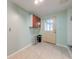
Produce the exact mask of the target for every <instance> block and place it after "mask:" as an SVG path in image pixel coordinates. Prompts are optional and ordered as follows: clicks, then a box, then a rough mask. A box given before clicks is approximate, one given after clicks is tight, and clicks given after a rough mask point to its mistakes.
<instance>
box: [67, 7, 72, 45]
mask: <svg viewBox="0 0 79 59" xmlns="http://www.w3.org/2000/svg"><path fill="white" fill-rule="evenodd" d="M67 17H68V18H67V32H68V34H67V44H68V45H72V20H71V19H72V8H69V9H68V10H67Z"/></svg>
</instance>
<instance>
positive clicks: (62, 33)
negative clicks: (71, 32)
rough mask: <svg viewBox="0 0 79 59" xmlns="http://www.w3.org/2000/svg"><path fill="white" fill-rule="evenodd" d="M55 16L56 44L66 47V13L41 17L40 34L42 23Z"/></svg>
mask: <svg viewBox="0 0 79 59" xmlns="http://www.w3.org/2000/svg"><path fill="white" fill-rule="evenodd" d="M53 16H56V44H58V45H67V11H66V10H64V11H61V12H57V13H54V14H52V15H49V16H45V17H42V20H41V24H42V27H41V32H40V33H41V34H42V35H43V33H44V21H45V20H46V19H50V18H52V17H53Z"/></svg>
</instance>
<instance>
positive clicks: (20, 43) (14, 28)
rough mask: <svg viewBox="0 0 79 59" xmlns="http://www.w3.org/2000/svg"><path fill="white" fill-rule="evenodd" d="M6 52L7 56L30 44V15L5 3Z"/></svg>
mask: <svg viewBox="0 0 79 59" xmlns="http://www.w3.org/2000/svg"><path fill="white" fill-rule="evenodd" d="M7 4H8V5H7V13H8V14H7V50H8V51H7V52H8V55H10V54H12V53H14V52H16V51H18V50H19V49H21V48H23V47H25V46H27V45H28V44H30V43H32V34H31V32H30V30H29V26H31V25H32V24H31V19H32V14H30V13H28V12H26V11H25V10H23V9H22V8H20V7H18V6H17V5H15V4H12V3H9V2H8V3H7Z"/></svg>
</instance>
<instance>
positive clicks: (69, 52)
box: [56, 44, 72, 57]
mask: <svg viewBox="0 0 79 59" xmlns="http://www.w3.org/2000/svg"><path fill="white" fill-rule="evenodd" d="M56 45H57V46H60V47H65V48H66V49H67V50H68V52H69V55H70V56H71V57H72V53H71V51H70V49H69V47H68V46H66V45H62V44H56Z"/></svg>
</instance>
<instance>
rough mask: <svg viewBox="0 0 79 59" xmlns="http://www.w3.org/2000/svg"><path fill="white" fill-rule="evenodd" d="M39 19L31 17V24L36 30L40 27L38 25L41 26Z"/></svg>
mask: <svg viewBox="0 0 79 59" xmlns="http://www.w3.org/2000/svg"><path fill="white" fill-rule="evenodd" d="M40 20H41V19H40V18H39V17H37V16H33V20H32V22H33V23H32V24H33V27H35V28H37V27H40V24H41V21H40Z"/></svg>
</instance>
